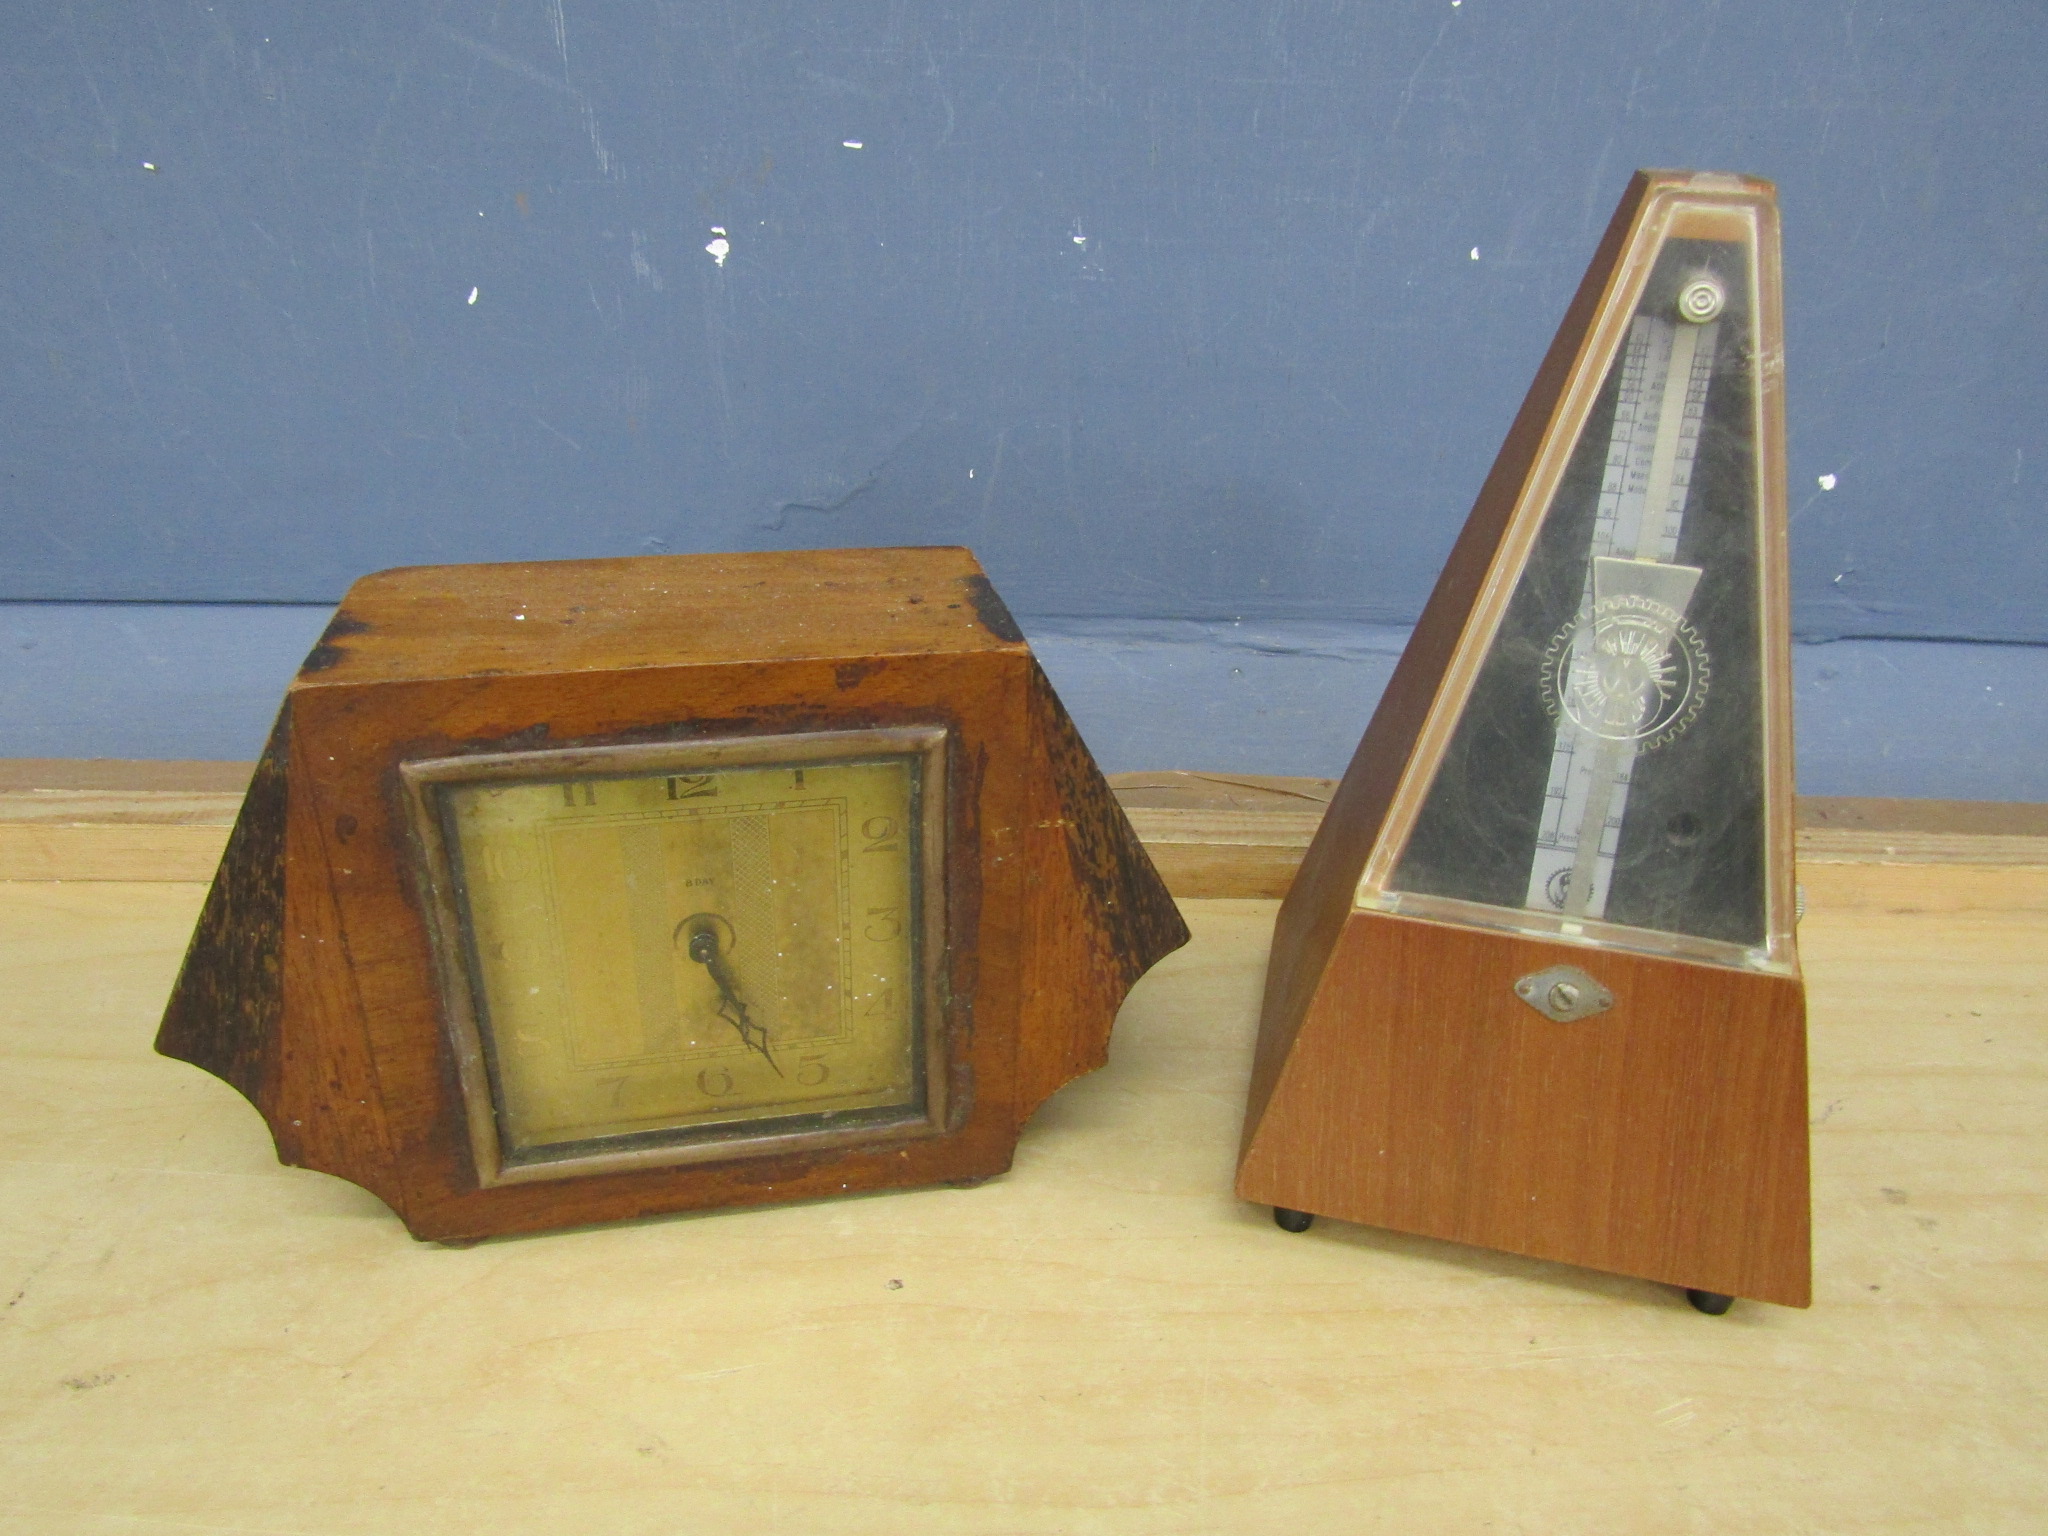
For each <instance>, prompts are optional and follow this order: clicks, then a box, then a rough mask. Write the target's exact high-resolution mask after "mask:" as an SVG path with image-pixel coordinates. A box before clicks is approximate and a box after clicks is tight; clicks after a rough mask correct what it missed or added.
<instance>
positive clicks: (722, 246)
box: [704, 224, 732, 267]
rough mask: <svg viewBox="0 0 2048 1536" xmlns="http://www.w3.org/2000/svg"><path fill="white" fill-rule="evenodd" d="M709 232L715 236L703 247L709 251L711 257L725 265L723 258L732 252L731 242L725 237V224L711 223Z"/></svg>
mask: <svg viewBox="0 0 2048 1536" xmlns="http://www.w3.org/2000/svg"><path fill="white" fill-rule="evenodd" d="M711 233H712V235H713V236H714V237H715V238H714V239H713V240H712V242H711V243H710V244H709V245H707V246H705V247H704V249H705V250H707V251H709V252H710V253H711V259H712V260H713V261H715V262H717V263H718V264H719V265H720V266H721V267H722V266H724V265H725V258H726V257H728V256H730V255H731V254H732V242H731V241H730V240H728V239H726V238H725V226H724V225H723V224H714V225H712V226H711Z"/></svg>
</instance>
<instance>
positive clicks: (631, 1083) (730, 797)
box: [440, 753, 926, 1166]
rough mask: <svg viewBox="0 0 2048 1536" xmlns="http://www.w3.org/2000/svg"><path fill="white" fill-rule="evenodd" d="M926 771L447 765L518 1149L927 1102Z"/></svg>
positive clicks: (491, 1062) (718, 1134) (460, 890)
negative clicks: (526, 774)
mask: <svg viewBox="0 0 2048 1536" xmlns="http://www.w3.org/2000/svg"><path fill="white" fill-rule="evenodd" d="M922 767H923V759H922V758H921V756H920V755H919V754H917V753H901V754H887V755H876V756H868V757H862V758H856V759H843V760H830V759H827V760H821V761H820V760H814V761H809V762H776V763H772V764H769V763H759V762H750V763H742V764H737V765H733V766H706V765H704V764H703V763H701V762H699V763H698V764H696V765H695V766H693V767H692V768H691V769H690V770H689V771H680V770H677V769H675V768H674V767H673V766H672V765H670V766H665V767H663V768H662V770H661V771H657V772H635V773H633V774H631V775H627V776H620V775H618V774H616V773H614V774H611V775H600V774H592V773H588V772H585V773H579V774H565V775H562V776H559V777H533V778H524V779H522V778H516V777H495V778H486V779H480V780H476V781H473V782H467V783H464V782H453V783H446V784H443V785H442V786H441V794H440V813H441V826H442V835H443V838H444V840H445V844H446V847H447V852H448V856H449V864H450V866H451V872H452V874H453V875H454V877H455V878H454V885H455V901H454V907H455V912H456V922H457V927H458V928H459V931H460V940H461V944H462V947H463V949H464V950H465V951H466V954H465V955H464V957H463V958H464V960H465V961H466V964H467V969H468V972H469V983H470V994H471V1000H472V1012H473V1015H474V1020H475V1027H476V1033H477V1036H478V1039H479V1043H480V1045H481V1047H482V1055H483V1059H484V1064H485V1066H486V1068H487V1073H488V1079H489V1085H490V1091H491V1096H492V1100H493V1105H494V1109H495V1117H496V1122H497V1140H498V1144H499V1151H500V1155H501V1156H502V1158H503V1160H504V1162H505V1163H506V1164H507V1165H508V1166H512V1165H516V1164H519V1163H521V1162H533V1161H548V1160H555V1159H561V1158H563V1157H572V1156H575V1155H578V1154H583V1153H588V1152H592V1151H602V1150H607V1149H618V1148H631V1147H634V1146H640V1145H645V1144H656V1145H659V1144H667V1143H673V1142H676V1141H689V1140H699V1141H718V1140H725V1139H730V1138H732V1137H733V1136H735V1135H744V1134H746V1133H749V1132H758V1133H775V1132H782V1131H789V1130H799V1131H803V1130H808V1131H819V1130H830V1129H833V1128H836V1127H858V1126H864V1125H867V1124H870V1123H872V1122H874V1121H876V1120H878V1119H880V1120H886V1119H888V1118H891V1117H892V1116H895V1117H901V1116H902V1115H904V1114H908V1113H919V1114H921V1113H922V1112H923V1110H924V1107H925V1071H926V1063H925V1059H924V1058H925V1051H924V1049H923V1045H922V1023H923V1020H922V1014H923V995H922V994H923V988H922V986H921V985H920V982H919V967H920V962H921V959H922V957H921V955H920V953H919V948H920V942H919V935H920V930H921V913H922V908H923V902H924V891H923V880H922V877H921V859H920V852H921V850H920V846H919V845H920V842H921V839H922V832H921V828H920V793H921V785H920V778H921V770H922Z"/></svg>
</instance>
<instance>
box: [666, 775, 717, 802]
mask: <svg viewBox="0 0 2048 1536" xmlns="http://www.w3.org/2000/svg"><path fill="white" fill-rule="evenodd" d="M717 793H718V781H717V780H716V779H714V778H712V777H711V775H710V774H708V773H686V774H682V775H680V776H678V777H675V778H672V779H670V780H669V781H668V797H669V799H671V800H696V799H699V798H701V797H702V796H704V795H715V794H717Z"/></svg>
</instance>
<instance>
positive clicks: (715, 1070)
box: [697, 1067, 736, 1099]
mask: <svg viewBox="0 0 2048 1536" xmlns="http://www.w3.org/2000/svg"><path fill="white" fill-rule="evenodd" d="M735 1086H736V1085H735V1084H734V1083H733V1080H732V1074H731V1073H730V1072H728V1071H726V1070H725V1068H723V1067H706V1068H705V1069H704V1070H703V1071H702V1072H699V1073H698V1074H697V1091H698V1092H699V1093H701V1094H703V1095H704V1097H706V1098H707V1099H722V1098H724V1097H725V1096H726V1095H727V1094H728V1093H731V1092H732V1091H733V1088H734V1087H735Z"/></svg>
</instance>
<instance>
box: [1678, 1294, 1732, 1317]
mask: <svg viewBox="0 0 2048 1536" xmlns="http://www.w3.org/2000/svg"><path fill="white" fill-rule="evenodd" d="M1685 1299H1686V1300H1687V1301H1689V1302H1691V1303H1692V1304H1693V1305H1694V1306H1695V1307H1697V1308H1698V1309H1699V1310H1700V1311H1702V1312H1704V1313H1706V1314H1707V1316H1709V1317H1719V1316H1720V1315H1721V1314H1722V1313H1723V1312H1726V1311H1727V1310H1728V1309H1729V1308H1730V1307H1732V1306H1734V1305H1735V1298H1734V1297H1733V1296H1723V1295H1722V1294H1721V1293H1720V1292H1719V1291H1694V1290H1688V1291H1687V1292H1686V1293H1685Z"/></svg>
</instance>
